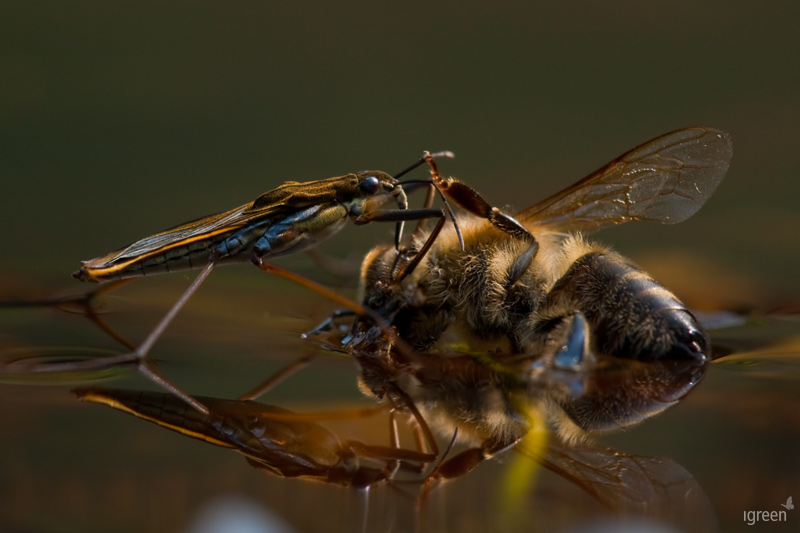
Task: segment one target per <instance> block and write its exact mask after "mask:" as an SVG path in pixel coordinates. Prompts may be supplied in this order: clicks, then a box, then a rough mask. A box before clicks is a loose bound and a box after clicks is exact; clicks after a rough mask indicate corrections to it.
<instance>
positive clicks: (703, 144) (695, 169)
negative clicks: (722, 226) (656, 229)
mask: <svg viewBox="0 0 800 533" xmlns="http://www.w3.org/2000/svg"><path fill="white" fill-rule="evenodd" d="M731 155H732V147H731V139H730V136H729V135H728V134H727V133H725V132H722V131H718V130H715V129H712V128H706V127H693V128H686V129H682V130H678V131H674V132H672V133H667V134H666V135H662V136H661V137H657V138H655V139H653V140H651V141H649V142H646V143H644V144H643V145H641V146H639V147H637V148H634V149H633V150H631V151H630V152H628V153H626V154H624V155H622V156H620V157H619V158H617V159H615V160H614V161H612V162H611V163H609V164H607V165H606V166H604V167H602V168H601V169H599V170H597V171H595V172H593V173H592V174H590V175H589V176H587V177H586V178H584V179H582V180H580V181H579V182H577V183H575V184H574V185H572V186H571V187H568V188H567V189H565V190H563V191H561V192H559V193H556V194H554V195H553V196H551V197H549V198H547V199H545V200H543V201H541V202H539V203H537V204H536V205H534V206H532V207H529V208H527V209H525V210H523V211H522V212H521V213H518V214H517V215H516V219H517V220H518V221H520V222H521V223H523V224H524V225H526V226H527V225H537V226H553V227H557V228H558V229H560V230H563V231H578V230H584V231H587V230H594V229H599V228H602V227H605V226H610V225H614V224H621V223H623V222H629V221H631V220H652V221H656V222H661V223H664V224H677V223H678V222H682V221H684V220H686V219H687V218H689V217H690V216H692V215H693V214H695V213H696V212H697V210H698V209H700V206H702V205H703V204H704V203H705V202H706V200H708V198H709V196H711V194H712V193H713V192H714V190H715V189H716V188H717V185H719V183H720V181H722V178H723V176H725V172H726V171H727V170H728V166H729V165H730V160H731Z"/></svg>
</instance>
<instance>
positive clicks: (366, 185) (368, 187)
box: [359, 176, 381, 196]
mask: <svg viewBox="0 0 800 533" xmlns="http://www.w3.org/2000/svg"><path fill="white" fill-rule="evenodd" d="M359 187H361V190H362V191H363V192H364V193H365V194H369V195H370V196H372V195H375V194H378V192H379V191H380V188H381V182H380V181H379V180H378V178H376V177H375V176H367V177H366V178H364V180H363V181H362V182H361V183H360V184H359Z"/></svg>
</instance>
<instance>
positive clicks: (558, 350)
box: [547, 311, 592, 370]
mask: <svg viewBox="0 0 800 533" xmlns="http://www.w3.org/2000/svg"><path fill="white" fill-rule="evenodd" d="M590 339H591V331H590V330H589V323H588V322H587V321H586V317H585V316H583V313H581V312H580V311H575V312H573V313H570V314H569V315H566V316H562V317H560V318H559V319H558V322H557V323H556V324H555V325H554V327H553V329H552V330H551V332H550V334H549V335H548V340H547V342H548V344H549V346H548V348H547V353H548V355H549V356H550V357H552V364H553V367H555V368H557V369H560V370H580V369H582V368H585V366H586V363H587V362H588V361H589V360H590V359H591V358H592V351H591V347H590V345H589V343H590ZM550 350H552V352H551V351H550Z"/></svg>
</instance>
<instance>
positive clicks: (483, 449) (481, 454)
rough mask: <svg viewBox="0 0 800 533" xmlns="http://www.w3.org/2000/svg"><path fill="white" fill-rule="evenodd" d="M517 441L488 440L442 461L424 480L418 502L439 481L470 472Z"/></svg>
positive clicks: (423, 498) (422, 499)
mask: <svg viewBox="0 0 800 533" xmlns="http://www.w3.org/2000/svg"><path fill="white" fill-rule="evenodd" d="M518 441H519V439H514V440H512V441H510V442H509V441H507V440H496V439H489V440H487V441H485V442H484V443H483V444H481V445H480V446H479V447H477V448H469V449H467V450H464V451H463V452H460V453H458V454H456V455H454V456H453V457H451V458H450V459H447V460H445V461H442V462H441V463H439V465H438V466H437V467H436V468H435V469H434V470H433V472H431V473H430V475H429V476H428V477H427V479H425V483H424V484H423V486H422V492H421V493H420V501H424V500H425V498H426V497H427V495H428V493H429V492H430V491H431V490H432V489H433V488H434V487H435V486H436V485H437V484H439V483H440V482H441V481H446V480H449V479H454V478H457V477H460V476H463V475H465V474H468V473H469V472H471V471H472V470H473V469H474V468H475V467H477V466H478V465H479V464H481V463H482V462H483V461H485V460H487V459H491V458H492V457H494V456H495V455H497V454H499V453H502V452H504V451H506V450H508V449H509V448H512V447H513V446H514V445H515V444H517V442H518Z"/></svg>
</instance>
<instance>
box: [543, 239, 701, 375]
mask: <svg viewBox="0 0 800 533" xmlns="http://www.w3.org/2000/svg"><path fill="white" fill-rule="evenodd" d="M546 309H553V310H555V309H558V310H561V312H564V311H573V310H577V311H581V312H582V313H583V314H584V315H585V316H586V318H587V320H588V321H589V323H590V325H591V330H592V334H593V343H594V345H595V347H596V349H597V350H598V351H599V352H601V353H604V354H607V355H613V356H617V357H625V358H629V359H638V360H645V361H647V360H656V359H687V358H689V359H704V358H705V354H706V353H707V350H708V340H707V338H706V336H705V333H703V330H702V328H701V327H700V325H699V324H698V322H697V320H696V319H695V318H694V316H693V315H692V313H691V312H689V310H688V309H687V308H686V306H685V305H684V304H683V303H682V302H681V301H680V300H679V299H678V298H677V297H676V296H675V295H674V294H672V293H671V292H670V291H668V290H667V289H666V288H664V287H663V286H662V285H661V284H659V283H658V282H657V281H655V280H654V279H653V278H651V277H650V276H649V275H648V274H647V273H645V272H644V271H642V270H641V269H639V268H638V267H636V266H634V265H631V264H630V263H628V262H627V261H625V260H624V259H623V258H622V257H620V256H618V255H616V254H613V253H600V252H592V253H588V254H585V255H583V256H581V257H580V258H579V259H578V260H577V261H575V262H574V263H573V264H572V266H570V268H569V270H567V272H566V274H564V275H563V276H562V277H561V278H560V279H559V280H558V281H557V282H556V284H555V286H554V287H553V289H552V290H551V291H550V293H549V295H548V299H547V307H546ZM545 313H547V311H545Z"/></svg>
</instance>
